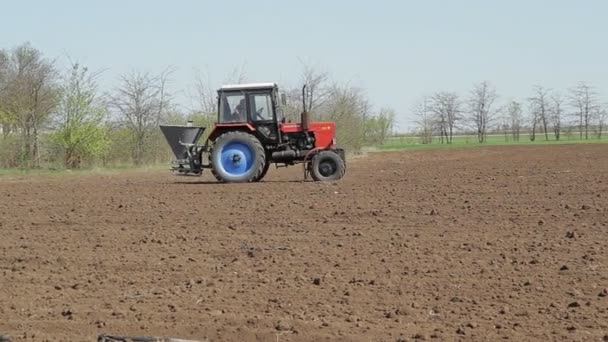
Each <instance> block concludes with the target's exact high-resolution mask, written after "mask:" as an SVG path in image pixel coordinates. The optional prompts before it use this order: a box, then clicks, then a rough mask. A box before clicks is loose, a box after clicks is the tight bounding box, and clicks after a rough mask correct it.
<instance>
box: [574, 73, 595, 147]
mask: <svg viewBox="0 0 608 342" xmlns="http://www.w3.org/2000/svg"><path fill="white" fill-rule="evenodd" d="M570 104H571V105H572V106H573V107H574V108H575V115H576V116H577V119H578V128H579V135H580V138H581V139H583V133H584V135H585V139H589V125H590V124H591V121H592V115H593V113H595V112H597V110H598V108H599V103H598V99H597V94H596V92H595V90H594V89H593V88H592V87H591V86H590V85H588V84H587V83H585V82H580V83H579V84H578V85H576V86H575V87H574V88H572V89H571V90H570Z"/></svg>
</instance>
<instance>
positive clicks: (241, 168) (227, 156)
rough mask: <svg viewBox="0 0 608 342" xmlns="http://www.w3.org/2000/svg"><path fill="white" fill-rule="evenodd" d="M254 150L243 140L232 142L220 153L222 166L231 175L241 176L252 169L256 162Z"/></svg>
mask: <svg viewBox="0 0 608 342" xmlns="http://www.w3.org/2000/svg"><path fill="white" fill-rule="evenodd" d="M253 159H254V157H253V151H252V150H251V148H250V147H249V146H247V145H246V144H243V143H241V142H230V143H228V144H226V145H224V147H223V148H222V151H221V153H220V160H219V164H220V167H221V168H222V169H223V170H224V172H226V173H227V174H229V175H230V176H234V177H239V176H243V175H245V174H247V172H249V170H251V168H252V166H253V162H254V160H253Z"/></svg>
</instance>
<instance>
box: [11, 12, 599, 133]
mask: <svg viewBox="0 0 608 342" xmlns="http://www.w3.org/2000/svg"><path fill="white" fill-rule="evenodd" d="M607 13H608V2H606V1H600V0H597V1H592V0H589V1H582V0H581V1H573V0H571V1H563V0H561V1H560V0H553V1H549V0H536V1H534V0H529V1H523V0H511V1H500V2H499V1H490V0H486V1H481V0H461V1H431V0H427V1H405V0H404V1H396V0H395V1H389V0H376V1H329V0H326V1H320V0H302V1H287V0H285V1H269V0H258V1H254V0H252V1H244V0H232V1H202V0H201V1H194V0H192V1H186V0H181V1H180V0H174V1H152V0H149V1H143V0H142V1H127V0H122V1H118V0H105V1H82V0H81V1H68V0H55V1H11V2H5V3H4V4H3V5H2V15H1V16H0V48H11V47H14V46H15V45H18V44H20V43H23V42H25V41H29V42H31V44H32V45H33V46H34V47H36V48H39V49H40V50H42V51H43V52H44V53H45V55H47V56H49V57H56V58H59V62H60V63H65V62H66V56H67V55H69V56H71V58H73V59H77V60H79V61H81V62H82V63H84V64H86V65H88V66H89V67H91V68H93V69H108V70H107V71H106V72H105V73H104V77H103V79H102V82H103V83H102V85H103V86H104V87H109V86H111V85H114V84H116V76H117V75H118V74H119V73H122V72H125V71H128V70H130V69H133V68H135V69H140V70H150V71H154V72H157V71H160V70H162V69H163V68H165V67H166V66H167V65H173V66H175V67H177V68H178V69H177V72H176V73H175V75H174V82H173V84H172V87H173V90H174V91H175V92H181V93H182V96H181V98H180V101H181V102H182V103H183V104H184V105H189V103H187V101H186V99H185V94H186V92H187V91H188V87H190V86H191V84H192V82H193V81H194V79H193V75H192V71H193V70H194V69H195V68H199V69H207V70H209V71H210V72H211V76H212V81H213V82H214V84H217V86H219V85H220V83H222V81H223V80H224V78H225V77H227V76H228V74H230V72H231V71H232V70H233V69H234V68H237V67H239V66H242V65H244V66H245V69H246V74H247V77H248V78H249V80H251V81H277V82H279V83H280V84H285V85H288V86H296V85H298V83H297V82H298V80H299V76H300V71H301V67H300V62H299V59H301V60H304V61H306V62H308V63H310V64H312V65H315V66H318V67H320V68H321V69H323V70H326V71H327V72H329V73H330V74H331V75H332V78H333V79H334V80H336V81H339V82H346V81H349V82H351V84H353V85H355V86H359V87H362V88H364V89H365V90H366V91H367V94H368V95H369V98H370V100H371V102H372V103H373V105H374V106H375V107H376V108H378V107H381V106H389V107H392V108H394V109H395V110H396V111H397V113H398V115H399V124H400V126H401V127H402V128H405V127H407V126H411V124H410V121H411V120H412V119H413V118H412V117H411V114H410V109H411V106H412V104H413V102H414V101H415V100H416V99H417V98H419V97H420V96H422V95H425V94H430V93H432V92H434V91H438V90H450V91H457V92H459V93H461V94H463V95H466V93H467V92H468V91H469V89H470V88H471V86H472V84H473V83H474V82H478V81H481V80H484V79H487V80H490V81H491V82H492V83H493V84H495V86H496V87H497V91H498V92H499V94H500V95H502V98H501V100H502V101H506V100H508V99H510V98H511V97H514V98H516V99H523V98H525V97H526V96H527V95H528V94H529V93H530V89H531V88H532V86H533V85H534V84H543V85H545V86H547V87H551V88H555V89H560V90H564V91H565V90H567V88H568V87H570V86H572V85H574V84H575V83H576V82H578V81H579V80H586V81H588V82H590V83H592V84H593V85H595V86H596V87H598V90H599V91H600V92H602V91H605V92H606V94H607V95H608V58H607V57H608V45H607V43H608V39H607V38H606V37H608V22H607V20H606V14H607Z"/></svg>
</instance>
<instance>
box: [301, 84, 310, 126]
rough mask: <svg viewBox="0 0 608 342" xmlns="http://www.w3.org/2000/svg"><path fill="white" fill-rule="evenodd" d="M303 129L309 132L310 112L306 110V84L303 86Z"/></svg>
mask: <svg viewBox="0 0 608 342" xmlns="http://www.w3.org/2000/svg"><path fill="white" fill-rule="evenodd" d="M300 125H301V126H302V131H304V132H308V112H307V111H306V84H304V86H303V87H302V113H301V114H300Z"/></svg>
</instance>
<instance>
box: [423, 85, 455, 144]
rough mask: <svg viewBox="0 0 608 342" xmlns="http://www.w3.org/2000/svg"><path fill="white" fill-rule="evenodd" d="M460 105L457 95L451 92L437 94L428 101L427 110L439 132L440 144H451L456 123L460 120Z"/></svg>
mask: <svg viewBox="0 0 608 342" xmlns="http://www.w3.org/2000/svg"><path fill="white" fill-rule="evenodd" d="M461 106H462V105H461V103H460V99H459V98H458V95H457V94H456V93H453V92H446V91H443V92H438V93H435V94H434V95H433V96H432V97H431V99H430V106H429V109H430V110H431V112H432V113H433V116H434V121H435V124H436V127H437V128H439V131H440V140H441V143H443V142H444V137H445V142H446V143H448V144H451V143H452V137H453V133H454V129H455V127H456V122H457V121H458V120H460V119H461V113H462V110H461Z"/></svg>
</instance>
